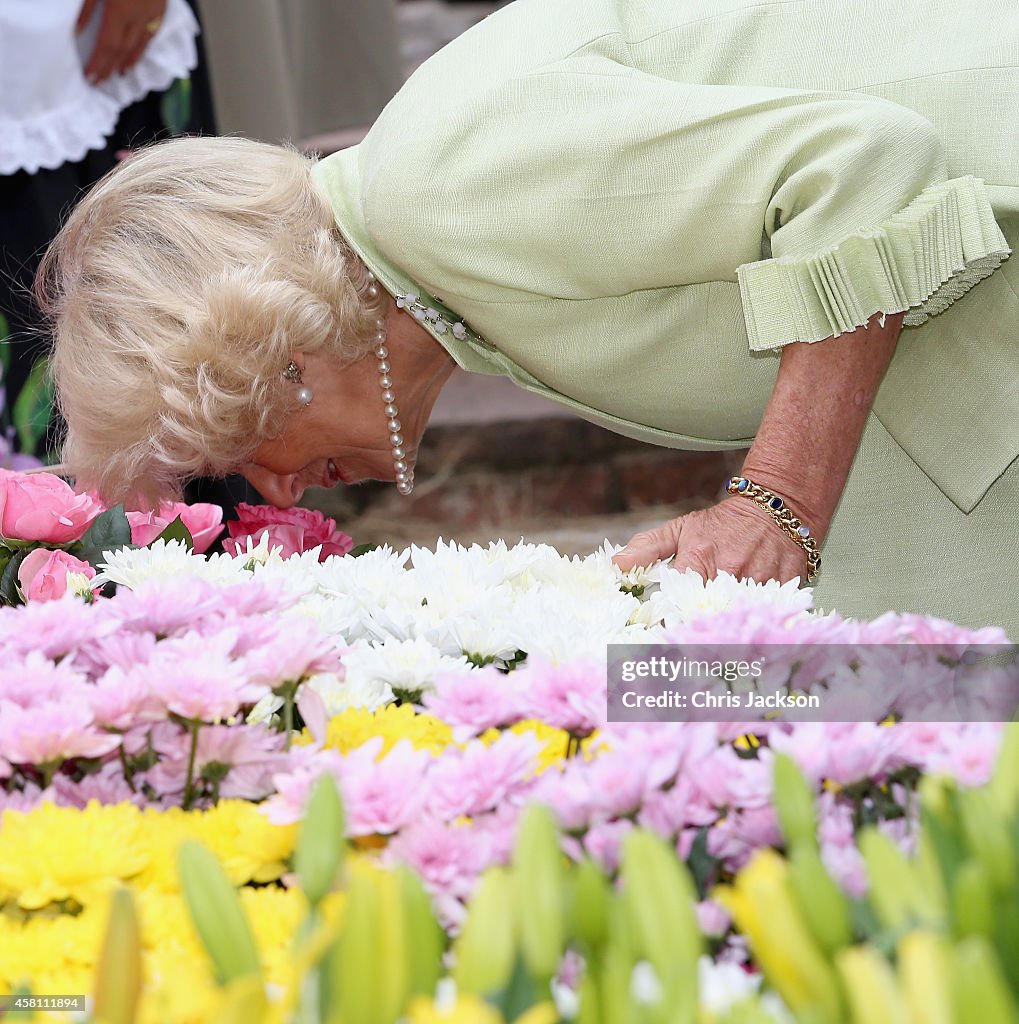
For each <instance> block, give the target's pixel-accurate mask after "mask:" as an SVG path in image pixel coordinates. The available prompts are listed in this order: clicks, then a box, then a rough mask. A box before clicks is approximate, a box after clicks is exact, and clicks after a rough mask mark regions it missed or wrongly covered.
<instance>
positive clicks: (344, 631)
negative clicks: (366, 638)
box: [283, 591, 364, 647]
mask: <svg viewBox="0 0 1019 1024" xmlns="http://www.w3.org/2000/svg"><path fill="white" fill-rule="evenodd" d="M283 615H284V617H286V616H294V617H300V618H304V619H311V620H312V621H313V622H314V623H316V624H317V625H318V626H319V628H320V629H321V630H322V632H323V633H325V634H326V635H327V636H329V637H332V638H333V640H334V641H335V642H336V644H337V645H340V646H343V647H347V646H348V645H350V644H351V643H353V642H354V641H355V640H357V639H359V638H360V637H362V636H363V635H364V630H363V627H362V619H363V612H362V610H361V608H360V607H359V606H358V604H357V602H356V601H354V600H353V598H351V597H349V596H347V595H344V596H342V597H327V596H324V595H323V594H320V593H318V592H317V591H314V592H312V593H309V594H307V595H305V596H304V597H302V598H301V599H300V600H299V601H297V603H296V604H294V605H293V606H292V607H290V608H288V609H287V610H286V611H285V612H284V613H283Z"/></svg>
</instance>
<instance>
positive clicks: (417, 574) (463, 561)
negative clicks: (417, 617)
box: [410, 538, 512, 602]
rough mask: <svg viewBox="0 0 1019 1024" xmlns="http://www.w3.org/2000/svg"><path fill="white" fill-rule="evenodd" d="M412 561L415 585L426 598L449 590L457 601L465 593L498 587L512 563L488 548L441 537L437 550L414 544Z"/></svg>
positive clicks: (411, 554)
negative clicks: (493, 554) (493, 553)
mask: <svg viewBox="0 0 1019 1024" xmlns="http://www.w3.org/2000/svg"><path fill="white" fill-rule="evenodd" d="M410 561H411V567H412V569H411V571H412V573H413V576H414V581H415V585H416V587H417V589H418V591H419V592H420V593H421V596H422V598H424V599H425V600H436V599H439V598H440V597H443V596H444V595H446V593H447V592H449V594H450V596H449V597H447V598H446V599H447V600H449V601H452V602H456V601H458V599H459V600H462V599H463V595H466V594H469V593H473V594H477V593H478V592H479V591H482V590H488V589H490V588H492V587H498V586H499V585H500V584H503V583H505V582H506V580H507V579H508V577H509V576H510V575H512V567H511V566H510V565H509V563H508V562H506V561H504V560H502V559H494V560H493V559H492V558H491V557H489V552H488V551H487V550H486V549H485V548H482V547H480V546H479V545H477V544H473V545H472V546H471V547H469V548H465V547H461V546H460V545H459V544H456V543H455V542H450V543H449V544H446V543H444V542H443V541H442V539H441V538H440V539H439V541H438V542H437V543H436V545H435V550H434V551H432V550H430V549H429V548H419V547H417V546H413V547H412V548H411V549H410Z"/></svg>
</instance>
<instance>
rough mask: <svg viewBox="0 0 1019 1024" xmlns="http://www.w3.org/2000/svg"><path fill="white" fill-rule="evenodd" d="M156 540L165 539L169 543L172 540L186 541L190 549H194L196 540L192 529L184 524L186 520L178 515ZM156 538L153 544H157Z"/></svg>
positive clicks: (150, 545)
mask: <svg viewBox="0 0 1019 1024" xmlns="http://www.w3.org/2000/svg"><path fill="white" fill-rule="evenodd" d="M156 540H165V541H166V542H167V543H168V544H169V543H170V541H172V540H179V541H182V542H183V543H184V546H185V547H186V548H187V549H188V551H194V549H195V542H194V539H193V538H192V536H191V531H190V530H189V529H188V528H187V527H186V526H185V525H184V520H183V519H181V517H180V516H177V518H176V519H175V520H174V521H173V522H172V523H170V525H169V526H167V528H166V529H165V530H163V532H162V533H161V534H160V535H159V536H158V537H157V538H156ZM156 540H154V541H153V542H152V544H155V543H156ZM152 544H149V547H152Z"/></svg>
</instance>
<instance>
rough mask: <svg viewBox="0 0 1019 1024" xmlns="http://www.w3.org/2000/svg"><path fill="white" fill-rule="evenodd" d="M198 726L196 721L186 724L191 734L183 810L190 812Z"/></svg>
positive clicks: (192, 797)
mask: <svg viewBox="0 0 1019 1024" xmlns="http://www.w3.org/2000/svg"><path fill="white" fill-rule="evenodd" d="M198 725H199V722H198V720H197V719H192V720H191V721H190V722H188V730H189V731H190V733H191V749H190V750H189V751H188V774H187V780H186V781H185V783H184V810H185V811H189V810H191V805H192V804H193V803H194V799H195V793H194V784H195V755H196V754H197V753H198Z"/></svg>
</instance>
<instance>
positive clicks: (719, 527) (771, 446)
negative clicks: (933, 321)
mask: <svg viewBox="0 0 1019 1024" xmlns="http://www.w3.org/2000/svg"><path fill="white" fill-rule="evenodd" d="M902 317H903V315H902V314H901V313H896V314H890V315H888V316H878V315H876V314H875V315H874V316H873V317H872V318H871V320H870V321H869V322H868V324H867V325H866V326H865V327H860V328H857V329H856V330H855V331H854V332H852V333H851V334H847V335H843V336H842V337H839V338H829V339H827V340H825V341H822V342H817V343H816V344H813V345H807V344H803V343H799V342H797V343H793V344H790V345H786V346H785V348H784V349H783V350H782V357H781V363H780V365H779V371H778V379H777V381H776V382H775V390H774V391H773V392H772V393H771V398H770V399H769V400H768V407H767V409H765V411H764V416H763V418H762V419H761V426H760V428H759V429H758V431H757V436H756V437H755V438H754V443H753V445H752V446H751V448H750V451H749V452H748V453H747V457H746V461H745V462H744V463H743V469H742V471H741V472H740V476H745V477H748V478H749V479H750V480H752V481H753V482H754V483H756V484H759V485H760V486H761V487H764V488H766V489H767V490H769V491H771V492H772V493H774V494H776V495H778V496H779V497H781V498H782V499H783V500H784V501H785V502H786V504H787V506H788V507H789V508H790V509H791V510H792V512H793V513H794V514H795V515H796V517H797V518H798V519H799V520H800V521H801V522H802V523H803V524H804V525H806V526H808V527H809V528H810V531H811V535H812V536H813V538H814V540H816V541H817V543H818V544H821V543H822V542H823V540H824V538H825V535H826V534H827V533H828V526H829V524H830V523H831V519H832V516H833V515H834V514H835V508H836V506H837V505H838V502H839V499H840V497H841V496H842V491H843V489H844V488H845V485H846V478H847V477H848V476H849V470H850V469H851V468H852V465H853V459H854V458H856V450H857V448H858V447H859V445H860V438H861V437H862V436H863V428H864V426H865V424H866V420H867V416H868V415H869V414H870V409H871V406H872V405H873V404H874V396H875V394H877V389H878V387H879V386H880V384H881V378H882V377H883V376H884V372H885V370H886V369H887V367H888V363H889V362H890V361H891V358H892V355H893V353H894V352H895V346H896V343H897V342H898V338H899V331H900V329H901V327H902ZM672 555H675V556H676V562H675V565H676V568H678V569H684V568H691V569H696V570H697V572H699V573H700V574H701V575H702V576H703V577H704V578H705V579H710V578H711V577H712V576H714V575H715V573H716V572H717V571H718V570H719V569H725V571H726V572H731V573H732V574H733V575H734V576H736V577H737V578H741V577H745V576H750V577H753V579H755V580H756V581H758V582H764V581H765V580H768V579H778V580H781V581H782V582H783V583H785V582H786V581H788V580H791V579H793V577H795V576H799V577H800V579H806V575H807V556H806V553H805V552H803V551H802V550H801V549H800V547H799V545H798V544H796V542H795V541H793V540H792V539H791V538H790V537H787V536H786V535H785V534H784V533H783V532H782V530H781V528H780V527H779V526H778V524H777V523H775V522H774V521H772V520H771V518H770V516H769V515H768V513H767V512H765V511H764V510H763V509H761V508H758V507H757V506H756V505H755V504H754V503H753V502H751V501H748V500H747V499H746V498H742V497H731V498H726V499H725V500H724V501H723V502H722V503H721V504H720V505H716V506H715V507H714V508H709V509H705V510H704V511H703V512H691V513H690V514H689V515H685V516H681V517H680V518H679V519H673V520H672V521H671V522H668V523H666V524H665V525H664V526H660V527H659V528H658V529H657V530H650V531H648V532H647V533H638V534H637V536H636V537H634V538H633V539H632V540H631V541H630V544H629V549H628V550H627V551H625V552H623V551H621V552H620V553H619V554H618V555H616V557H615V559H614V561H615V563H616V565H618V566H619V567H620V568H622V569H630V568H633V567H634V566H636V565H650V564H651V563H652V562H654V561H656V560H657V559H659V558H669V557H671V556H672ZM821 571H822V572H823V571H824V570H823V569H822V570H821Z"/></svg>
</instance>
